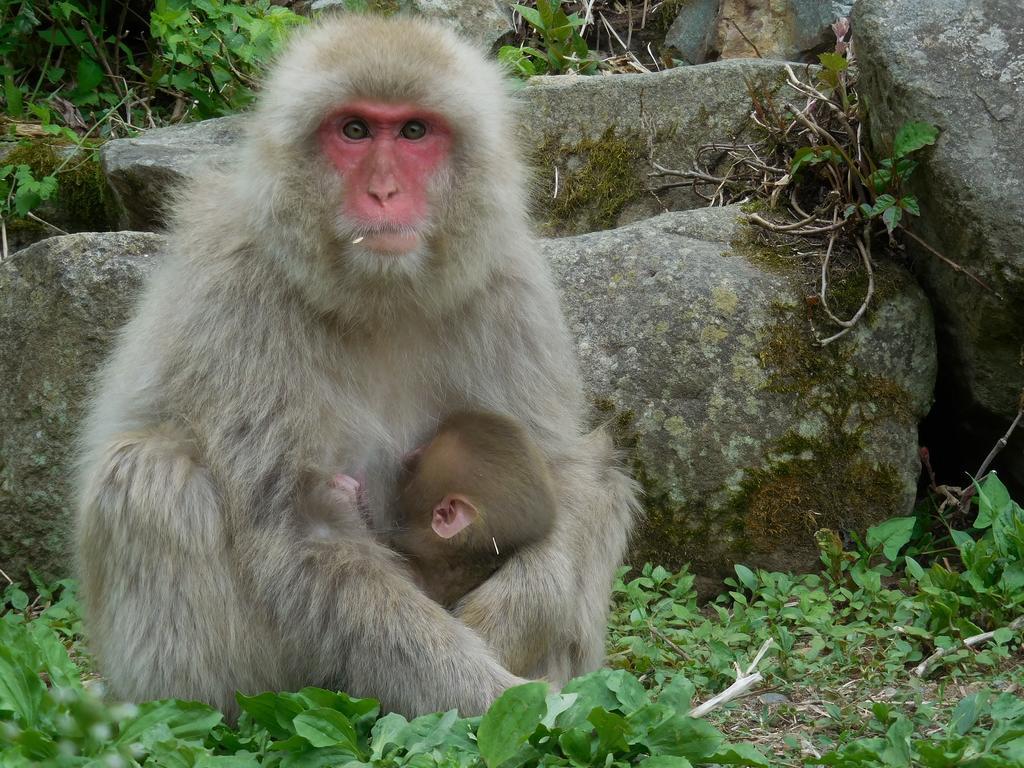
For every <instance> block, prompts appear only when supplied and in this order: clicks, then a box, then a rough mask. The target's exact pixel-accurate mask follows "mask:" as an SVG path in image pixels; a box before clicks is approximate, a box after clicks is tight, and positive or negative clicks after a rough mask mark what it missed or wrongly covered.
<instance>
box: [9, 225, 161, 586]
mask: <svg viewBox="0 0 1024 768" xmlns="http://www.w3.org/2000/svg"><path fill="white" fill-rule="evenodd" d="M160 243H161V238H159V237H157V236H156V235H150V234H146V233H134V232H110V233H104V234H78V235H68V236H64V237H54V238H50V239H48V240H43V241H42V242H39V243H36V244H34V245H31V246H29V247H28V248H25V249H24V250H22V251H19V252H18V253H16V254H14V255H13V256H12V257H10V258H9V259H7V261H5V262H3V263H0V511H2V513H0V567H2V568H3V569H4V571H5V572H7V573H8V574H10V576H11V577H13V578H24V570H25V569H26V568H28V567H31V568H33V569H35V570H37V571H39V572H40V573H42V574H43V575H45V576H48V577H53V576H56V575H64V574H67V572H68V570H69V568H68V564H69V557H70V551H69V549H68V548H67V547H66V534H67V531H68V528H69V523H70V519H71V512H70V503H71V502H70V499H71V497H70V487H69V480H70V473H71V467H70V451H71V445H72V441H73V439H74V436H75V434H76V432H77V429H78V423H79V418H80V417H81V414H82V410H83V409H82V403H83V401H84V398H85V397H86V394H87V392H88V390H89V383H90V377H91V375H92V372H93V370H94V369H95V368H96V366H97V365H98V364H99V362H100V360H101V359H102V358H103V356H104V354H105V353H106V350H107V347H108V345H109V343H110V340H111V338H112V337H113V334H114V332H115V331H116V330H117V328H119V327H120V326H121V325H122V323H124V321H125V319H126V318H127V314H128V312H129V310H130V307H131V303H132V299H133V297H134V295H135V293H136V289H137V287H138V286H139V284H140V281H141V278H142V276H143V274H145V272H146V271H147V268H148V266H149V264H150V262H151V260H152V255H153V254H154V253H155V252H156V251H157V250H158V249H159V246H160Z"/></svg>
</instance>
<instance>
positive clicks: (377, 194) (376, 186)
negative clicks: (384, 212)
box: [366, 177, 398, 204]
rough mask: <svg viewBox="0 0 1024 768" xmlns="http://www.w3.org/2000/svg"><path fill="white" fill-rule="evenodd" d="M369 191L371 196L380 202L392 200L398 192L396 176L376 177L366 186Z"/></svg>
mask: <svg viewBox="0 0 1024 768" xmlns="http://www.w3.org/2000/svg"><path fill="white" fill-rule="evenodd" d="M366 191H367V193H369V195H370V197H372V198H373V199H374V200H376V201H377V202H378V203H381V204H383V203H386V202H388V201H390V200H391V198H393V197H394V196H395V195H397V194H398V184H396V183H395V180H394V178H390V177H389V178H386V179H379V180H377V179H375V180H373V181H371V182H370V184H369V186H368V187H367V188H366Z"/></svg>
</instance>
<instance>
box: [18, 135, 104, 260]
mask: <svg viewBox="0 0 1024 768" xmlns="http://www.w3.org/2000/svg"><path fill="white" fill-rule="evenodd" d="M2 164H4V165H8V164H9V165H15V166H17V165H27V166H28V167H29V168H31V169H32V175H33V176H34V177H35V178H37V179H41V178H44V177H46V176H49V175H51V174H56V177H57V185H58V186H57V192H56V193H55V194H54V196H53V197H51V198H50V199H49V200H46V201H44V202H43V203H42V205H40V206H39V208H38V210H36V211H33V213H35V214H36V216H37V217H38V219H39V220H36V219H31V218H25V219H17V218H15V219H12V220H11V221H10V222H9V224H8V231H9V233H10V236H11V239H10V245H11V248H12V250H17V249H18V248H22V247H24V246H26V245H29V244H31V243H34V242H36V241H38V240H41V239H43V238H46V237H52V236H53V235H56V234H60V232H59V231H58V229H55V228H59V230H64V231H65V232H104V231H107V230H110V229H112V228H113V227H114V225H115V223H116V217H115V215H114V213H113V210H114V201H113V197H112V195H111V192H110V188H109V187H108V186H107V182H106V178H105V177H104V175H103V172H102V170H101V169H100V165H99V158H98V156H97V154H96V152H94V151H92V150H87V149H84V150H78V149H75V148H74V147H70V146H66V145H61V144H53V143H51V142H49V141H47V140H33V141H25V142H22V143H20V144H18V145H17V146H15V147H13V148H12V149H10V150H9V151H8V152H6V153H5V154H4V157H3V160H2ZM40 220H41V221H40ZM43 222H45V223H43ZM47 224H51V225H53V226H47Z"/></svg>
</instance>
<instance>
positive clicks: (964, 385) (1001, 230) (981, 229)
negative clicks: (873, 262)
mask: <svg viewBox="0 0 1024 768" xmlns="http://www.w3.org/2000/svg"><path fill="white" fill-rule="evenodd" d="M853 21H854V34H855V37H856V46H857V52H858V55H857V58H858V61H859V62H860V66H861V77H860V88H861V92H862V94H863V95H864V97H865V99H866V101H867V103H868V104H869V105H870V113H869V117H870V126H871V137H872V140H873V143H874V145H875V146H876V148H877V152H876V154H877V155H878V156H883V153H884V152H885V151H886V150H887V149H888V147H889V146H891V140H892V136H893V135H894V134H895V132H896V130H897V129H898V128H899V126H900V125H901V124H903V123H904V122H905V121H907V120H924V121H927V122H931V123H934V124H936V125H938V126H939V128H940V129H941V131H942V133H941V134H940V136H939V139H938V142H937V144H936V146H935V147H934V149H933V150H932V151H931V152H929V153H928V154H927V155H926V156H925V159H924V161H923V164H922V167H921V168H920V169H919V170H918V171H916V172H915V174H914V177H913V178H912V180H911V181H912V185H913V188H914V191H915V192H916V193H917V196H918V198H919V200H920V203H921V217H920V219H919V220H918V219H915V220H914V221H913V222H912V226H913V228H914V230H915V231H916V232H917V234H919V235H920V236H921V237H922V238H924V240H926V241H927V242H929V243H931V244H932V245H933V246H934V247H936V248H938V249H939V250H940V251H941V252H942V253H943V254H944V255H945V256H946V257H948V258H949V259H952V260H953V261H955V262H956V263H958V264H960V265H961V266H963V267H964V268H966V269H968V270H970V271H972V272H973V273H975V274H976V275H978V276H979V277H980V278H981V279H982V280H983V281H984V282H985V283H987V284H988V285H989V286H991V288H992V289H993V290H994V291H995V292H998V294H1000V295H1001V297H1002V298H1000V297H999V296H996V295H995V294H994V293H992V292H990V291H986V290H985V289H983V288H982V287H980V286H979V285H978V284H977V283H975V282H973V281H972V280H970V279H969V278H968V277H966V276H965V275H963V274H960V273H957V272H956V271H954V270H952V269H950V268H949V267H948V266H947V265H945V264H943V263H942V262H941V261H940V260H938V259H937V258H935V257H934V256H933V255H932V254H931V253H929V252H928V251H927V250H925V249H924V248H921V247H919V246H917V245H916V243H913V242H910V243H909V246H908V247H909V249H910V251H911V252H912V253H913V254H914V256H915V257H916V259H917V267H918V271H919V273H920V276H921V279H922V282H923V284H924V286H925V289H926V290H927V292H928V293H929V295H930V297H931V298H932V301H933V304H934V306H935V310H936V320H937V323H938V330H939V338H940V342H941V343H940V347H939V348H940V351H941V356H942V369H943V371H944V372H945V375H946V377H948V378H949V379H950V381H949V386H948V392H947V395H946V398H945V403H943V402H940V403H939V404H938V405H939V406H940V407H945V409H946V413H945V415H946V417H947V418H946V419H945V420H944V423H943V425H942V429H944V430H945V431H947V432H949V431H951V430H952V431H953V433H954V434H955V435H956V438H957V440H958V442H959V443H960V444H961V446H962V445H963V444H966V445H968V446H970V445H971V444H972V443H973V451H974V453H975V457H974V460H973V461H970V464H969V465H968V466H966V467H963V468H966V469H973V468H974V467H975V466H977V465H978V464H979V463H980V461H981V458H982V457H983V456H984V455H985V453H987V451H988V449H989V448H990V447H991V446H992V444H993V443H994V441H995V440H996V438H998V437H999V436H1000V435H1001V434H1002V432H1003V431H1004V430H1005V428H1006V425H1007V423H1008V421H1009V420H1010V419H1011V418H1013V416H1014V414H1015V413H1016V412H1017V404H1018V397H1019V396H1020V393H1021V390H1022V389H1024V246H1022V243H1024V137H1022V132H1021V126H1022V125H1024V24H1022V23H1021V7H1020V4H1019V3H1013V2H1009V1H1008V0H936V2H930V3H920V2H916V0H860V2H859V3H858V4H857V6H856V8H855V10H854V17H853ZM1000 460H1001V461H1003V462H1004V464H1003V466H1004V469H1006V470H1009V474H1010V476H1011V478H1015V479H1016V481H1017V483H1018V484H1019V485H1020V486H1022V487H1024V430H1018V431H1017V433H1016V435H1015V440H1014V443H1013V444H1011V445H1010V446H1009V447H1008V448H1006V449H1005V450H1004V451H1003V452H1002V454H1001V456H1000Z"/></svg>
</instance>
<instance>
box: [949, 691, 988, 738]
mask: <svg viewBox="0 0 1024 768" xmlns="http://www.w3.org/2000/svg"><path fill="white" fill-rule="evenodd" d="M990 697H991V694H990V693H989V692H988V691H979V692H978V693H975V694H972V695H970V696H967V697H965V698H963V699H961V700H960V703H959V704H957V705H956V708H955V709H954V710H953V716H952V718H950V723H949V729H950V731H951V732H952V733H955V734H957V735H959V736H963V735H964V734H965V733H967V732H968V731H969V730H971V728H973V727H974V724H975V723H976V722H978V718H979V717H981V716H982V715H983V714H984V713H985V712H986V711H987V710H988V700H989V698H990Z"/></svg>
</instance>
